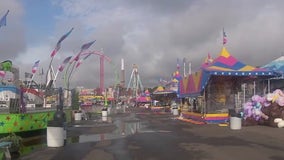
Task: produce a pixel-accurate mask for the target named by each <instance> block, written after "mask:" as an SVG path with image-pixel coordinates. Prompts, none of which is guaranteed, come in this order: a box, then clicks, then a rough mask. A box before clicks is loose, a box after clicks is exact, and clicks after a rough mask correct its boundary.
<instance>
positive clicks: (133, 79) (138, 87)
mask: <svg viewBox="0 0 284 160" xmlns="http://www.w3.org/2000/svg"><path fill="white" fill-rule="evenodd" d="M129 89H131V91H132V96H133V97H137V96H138V95H139V93H140V92H143V90H144V88H143V85H142V83H141V79H140V76H139V73H138V67H137V65H135V64H134V65H133V70H132V73H131V76H130V81H129V83H128V85H127V89H126V91H129Z"/></svg>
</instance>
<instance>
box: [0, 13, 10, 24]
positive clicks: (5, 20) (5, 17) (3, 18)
mask: <svg viewBox="0 0 284 160" xmlns="http://www.w3.org/2000/svg"><path fill="white" fill-rule="evenodd" d="M8 13H9V10H8V11H7V12H6V14H5V15H4V16H3V17H2V18H1V20H0V28H1V27H2V26H6V24H7V15H8Z"/></svg>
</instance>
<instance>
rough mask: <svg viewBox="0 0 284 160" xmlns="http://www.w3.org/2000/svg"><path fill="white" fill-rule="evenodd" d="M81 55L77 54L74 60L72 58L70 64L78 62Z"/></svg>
mask: <svg viewBox="0 0 284 160" xmlns="http://www.w3.org/2000/svg"><path fill="white" fill-rule="evenodd" d="M81 53H82V52H79V53H78V54H77V55H76V56H75V58H74V59H73V60H72V61H71V62H70V63H72V62H74V61H76V62H78V61H79V59H80V56H81Z"/></svg>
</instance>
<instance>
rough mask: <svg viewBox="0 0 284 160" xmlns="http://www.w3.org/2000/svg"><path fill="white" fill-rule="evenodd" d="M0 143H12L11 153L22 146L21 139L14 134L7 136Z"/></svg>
mask: <svg viewBox="0 0 284 160" xmlns="http://www.w3.org/2000/svg"><path fill="white" fill-rule="evenodd" d="M0 142H12V145H11V147H10V152H11V151H18V150H19V149H20V148H21V147H22V146H23V139H22V137H20V136H17V135H16V134H15V133H10V134H9V135H8V136H6V137H3V138H1V139H0Z"/></svg>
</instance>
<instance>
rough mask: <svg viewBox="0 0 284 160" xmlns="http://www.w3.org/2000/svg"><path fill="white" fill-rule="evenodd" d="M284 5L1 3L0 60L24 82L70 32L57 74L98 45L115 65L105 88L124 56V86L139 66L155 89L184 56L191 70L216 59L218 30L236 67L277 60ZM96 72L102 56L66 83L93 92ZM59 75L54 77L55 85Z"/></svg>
mask: <svg viewBox="0 0 284 160" xmlns="http://www.w3.org/2000/svg"><path fill="white" fill-rule="evenodd" d="M283 6H284V1H282V0H274V1H267V0H214V1H213V0H111V1H105V0H60V1H59V0H41V1H39V0H24V1H21V0H9V1H4V0H2V1H0V16H1V17H2V16H3V15H4V14H5V13H6V11H7V10H9V11H10V12H9V14H8V16H7V26H4V27H1V28H0V52H1V53H0V60H1V61H4V60H8V59H9V60H12V61H13V65H14V66H18V67H19V68H20V73H21V78H23V76H24V72H31V68H32V66H33V64H34V62H35V61H37V60H40V66H39V67H40V68H43V69H44V71H46V70H47V68H48V64H49V63H50V61H51V58H50V54H51V52H52V50H53V49H54V47H55V45H56V43H57V41H58V40H59V38H60V37H61V36H62V35H63V34H65V33H66V32H68V31H69V30H70V29H71V28H72V27H73V28H74V30H73V32H72V33H71V34H70V35H69V36H68V37H67V38H66V39H65V40H64V41H63V42H62V46H61V49H60V50H59V52H58V53H57V54H56V56H55V57H54V60H53V63H52V66H53V67H54V68H55V69H56V68H57V67H58V65H59V64H60V63H61V62H62V61H63V60H64V59H65V58H66V57H68V56H71V55H72V56H74V55H75V54H77V53H78V52H79V51H80V47H81V45H82V44H84V43H86V42H89V41H92V40H96V42H95V44H94V45H93V46H92V47H91V48H89V50H91V51H92V50H97V51H101V50H102V49H103V53H104V54H105V55H106V56H108V57H110V58H111V60H112V61H111V63H109V62H107V61H106V62H105V67H104V69H105V87H107V86H109V85H112V84H114V83H116V82H117V81H118V80H116V78H115V72H120V61H121V59H122V58H123V59H124V61H125V71H126V85H127V84H128V82H129V80H130V74H131V72H132V69H133V68H132V66H133V64H136V65H137V66H138V72H139V75H140V78H141V81H142V84H143V86H144V87H154V86H156V85H158V84H159V79H160V78H163V79H169V78H170V76H171V75H172V73H173V72H174V71H175V70H176V64H177V59H180V63H181V62H182V59H183V58H186V60H187V62H191V63H192V71H196V70H198V69H199V67H200V65H201V63H202V62H203V61H204V59H205V57H206V56H207V54H208V53H210V54H211V56H212V57H213V58H214V57H217V56H218V55H219V53H220V51H221V49H222V32H223V31H222V30H223V28H224V29H225V32H226V34H227V38H228V43H227V45H226V48H227V50H228V51H229V52H230V53H231V54H232V55H233V56H235V57H236V58H237V59H239V60H240V61H242V62H244V63H246V64H249V65H252V66H262V65H265V64H267V63H269V62H270V61H272V60H274V59H276V58H278V57H280V56H281V55H283V53H284V45H283V42H284V29H283V26H284V24H283V23H284V18H283V17H284V10H283ZM181 65H182V64H181ZM99 68H100V61H99V56H96V55H92V56H90V57H89V58H88V59H86V60H85V61H84V62H83V64H82V65H81V66H80V67H78V68H77V69H75V70H74V72H73V74H72V78H71V80H70V85H71V86H72V87H74V86H84V87H85V88H96V87H98V86H99V77H100V75H99V72H100V71H99ZM62 77H63V73H59V75H58V78H57V85H58V86H62V81H63V80H62ZM35 79H37V80H38V81H40V80H42V79H45V77H40V76H39V75H36V76H35Z"/></svg>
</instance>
